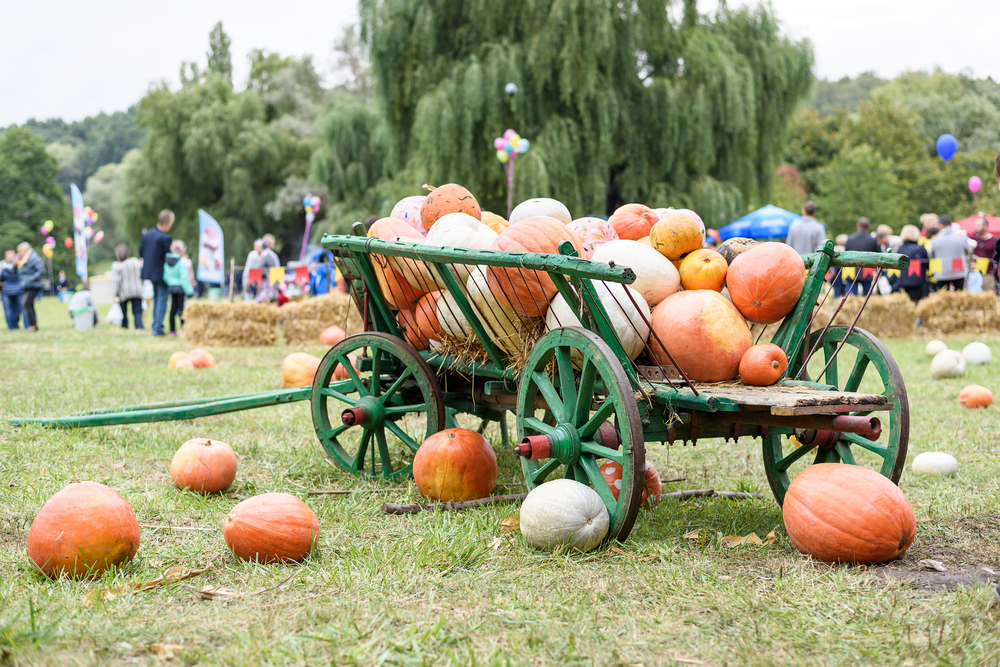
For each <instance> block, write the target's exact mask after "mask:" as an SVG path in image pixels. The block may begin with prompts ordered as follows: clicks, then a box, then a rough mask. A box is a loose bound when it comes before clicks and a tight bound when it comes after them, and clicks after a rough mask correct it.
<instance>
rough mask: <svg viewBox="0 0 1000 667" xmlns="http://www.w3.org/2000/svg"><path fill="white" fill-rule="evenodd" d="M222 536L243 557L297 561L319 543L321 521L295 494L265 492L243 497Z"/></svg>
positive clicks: (282, 561) (284, 561) (226, 523)
mask: <svg viewBox="0 0 1000 667" xmlns="http://www.w3.org/2000/svg"><path fill="white" fill-rule="evenodd" d="M222 538H223V539H224V540H225V541H226V545H227V546H228V547H229V548H230V549H231V550H232V552H233V554H234V555H235V556H236V557H237V558H240V559H242V560H249V561H256V562H259V563H289V562H297V561H301V560H303V559H305V557H306V556H308V555H309V552H310V551H312V549H313V547H315V546H316V545H317V544H318V543H319V521H318V520H317V519H316V514H315V513H314V512H313V511H312V510H311V509H310V508H309V506H308V505H306V504H305V503H304V502H302V501H301V500H299V499H298V498H296V497H295V496H293V495H290V494H287V493H265V494H262V495H259V496H254V497H253V498H248V499H246V500H244V501H243V502H241V503H240V504H239V505H237V506H236V507H234V508H233V509H232V510H231V511H230V512H229V514H228V515H227V516H226V521H225V523H224V524H223V526H222Z"/></svg>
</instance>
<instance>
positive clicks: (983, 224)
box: [972, 213, 997, 292]
mask: <svg viewBox="0 0 1000 667" xmlns="http://www.w3.org/2000/svg"><path fill="white" fill-rule="evenodd" d="M996 245H997V238H996V237H995V236H993V234H990V221H989V220H988V219H987V218H986V215H985V214H984V213H980V214H979V218H978V219H977V220H976V249H975V250H973V251H972V253H973V254H974V255H975V256H976V257H985V258H986V259H988V260H990V264H989V266H988V267H987V268H986V272H985V273H984V274H983V291H984V292H996V291H997V280H996V277H995V274H996V272H997V267H996V265H995V264H994V261H993V255H994V253H996Z"/></svg>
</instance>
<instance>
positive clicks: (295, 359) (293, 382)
mask: <svg viewBox="0 0 1000 667" xmlns="http://www.w3.org/2000/svg"><path fill="white" fill-rule="evenodd" d="M317 368H319V359H317V358H316V357H314V356H313V355H311V354H306V353H305V352H293V353H291V354H290V355H288V356H287V357H285V360H284V361H283V362H281V386H283V387H285V388H288V387H308V386H309V385H311V384H312V381H313V377H314V376H315V375H316V369H317Z"/></svg>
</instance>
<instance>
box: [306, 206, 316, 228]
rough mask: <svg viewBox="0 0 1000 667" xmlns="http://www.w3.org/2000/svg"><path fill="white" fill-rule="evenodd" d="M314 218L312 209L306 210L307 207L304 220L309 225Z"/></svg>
mask: <svg viewBox="0 0 1000 667" xmlns="http://www.w3.org/2000/svg"><path fill="white" fill-rule="evenodd" d="M315 219H316V214H315V213H313V212H312V211H310V210H308V208H307V210H306V222H308V223H309V224H310V225H311V224H312V223H313V220H315Z"/></svg>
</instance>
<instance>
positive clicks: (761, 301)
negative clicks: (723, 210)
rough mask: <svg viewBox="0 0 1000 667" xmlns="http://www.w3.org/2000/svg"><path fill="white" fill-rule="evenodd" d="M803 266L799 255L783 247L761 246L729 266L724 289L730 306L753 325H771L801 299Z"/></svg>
mask: <svg viewBox="0 0 1000 667" xmlns="http://www.w3.org/2000/svg"><path fill="white" fill-rule="evenodd" d="M805 284H806V266H805V264H804V263H803V262H802V258H801V257H800V256H799V253H797V252H795V251H794V250H792V247H791V246H788V245H785V244H784V243H761V244H760V245H757V246H754V247H753V248H750V249H749V250H747V251H746V252H744V253H743V254H741V255H740V256H738V257H737V258H736V259H734V260H733V263H732V264H730V266H729V273H728V274H726V287H727V288H728V289H729V297H730V298H731V299H732V301H733V305H734V306H736V308H737V309H738V310H739V311H740V312H741V313H743V316H744V317H745V318H747V319H748V320H750V321H751V322H754V323H756V324H774V323H775V322H777V321H779V320H780V319H781V318H783V317H784V316H785V315H787V314H788V313H790V312H792V309H794V308H795V304H797V303H798V301H799V296H801V295H802V289H803V288H804V287H805Z"/></svg>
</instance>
